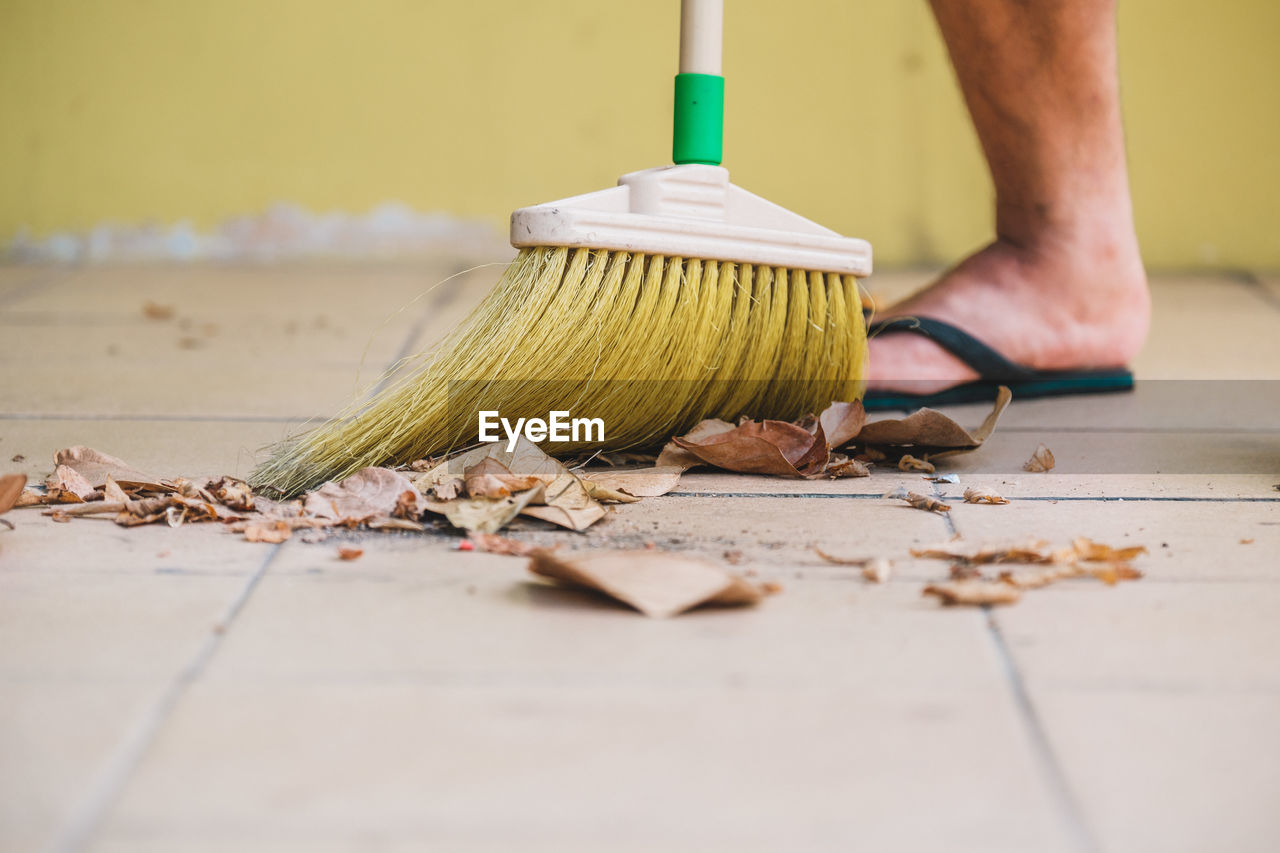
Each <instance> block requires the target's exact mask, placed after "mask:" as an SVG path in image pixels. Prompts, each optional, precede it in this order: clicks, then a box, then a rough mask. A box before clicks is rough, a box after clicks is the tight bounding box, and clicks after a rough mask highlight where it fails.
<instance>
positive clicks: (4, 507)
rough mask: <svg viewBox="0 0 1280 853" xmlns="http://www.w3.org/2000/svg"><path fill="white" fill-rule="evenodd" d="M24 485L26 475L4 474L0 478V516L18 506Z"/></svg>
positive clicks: (25, 483)
mask: <svg viewBox="0 0 1280 853" xmlns="http://www.w3.org/2000/svg"><path fill="white" fill-rule="evenodd" d="M26 485H27V475H26V474H5V475H4V476H0V515H4V514H5V513H6V512H8V511H9V510H11V509H13V508H14V507H15V506H16V505H17V504H18V500H19V498H21V497H22V494H23V491H24V490H25V489H26Z"/></svg>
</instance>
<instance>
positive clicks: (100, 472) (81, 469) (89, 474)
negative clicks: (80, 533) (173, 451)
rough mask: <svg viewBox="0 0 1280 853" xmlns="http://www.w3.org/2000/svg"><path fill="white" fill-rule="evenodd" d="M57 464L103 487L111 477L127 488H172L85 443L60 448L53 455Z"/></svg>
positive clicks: (96, 486) (98, 486) (159, 489)
mask: <svg viewBox="0 0 1280 853" xmlns="http://www.w3.org/2000/svg"><path fill="white" fill-rule="evenodd" d="M53 464H54V465H65V466H67V467H68V468H71V469H72V470H74V471H75V472H76V473H77V474H79V475H80V476H82V477H84V478H85V479H86V480H88V481H89V484H90V485H92V486H93V487H94V488H96V489H98V488H102V486H104V485H105V484H106V482H107V477H108V476H110V477H111V479H113V480H115V481H116V482H117V483H118V484H120V486H121V487H122V488H125V489H146V490H148V491H156V492H163V491H169V490H170V487H169V486H167V485H165V484H164V483H163V482H161V481H160V479H159V478H158V477H155V476H152V475H151V474H148V473H145V472H143V471H139V470H138V469H137V468H134V467H133V466H132V465H130V464H129V463H127V462H125V461H124V460H122V459H117V458H116V457H114V456H112V455H110V454H108V453H103V452H101V451H99V450H94V449H93V448H92V447H85V446H84V445H81V444H78V445H76V446H74V447H67V448H64V449H62V450H59V451H58V452H57V453H55V454H54V455H53Z"/></svg>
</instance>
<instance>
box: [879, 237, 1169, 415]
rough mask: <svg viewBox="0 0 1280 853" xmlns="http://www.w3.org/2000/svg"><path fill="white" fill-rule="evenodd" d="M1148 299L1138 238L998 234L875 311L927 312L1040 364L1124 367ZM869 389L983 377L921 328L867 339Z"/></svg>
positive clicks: (1145, 318)
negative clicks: (1018, 241) (1027, 242)
mask: <svg viewBox="0 0 1280 853" xmlns="http://www.w3.org/2000/svg"><path fill="white" fill-rule="evenodd" d="M1150 314H1151V299H1150V295H1149V293H1148V292H1147V279H1146V274H1145V272H1144V271H1143V268H1142V261H1141V259H1140V257H1139V255H1138V247H1137V241H1136V239H1134V238H1132V237H1127V238H1126V239H1123V240H1117V239H1114V238H1112V237H1110V236H1109V235H1104V236H1103V237H1102V238H1101V239H1095V240H1076V239H1067V240H1056V241H1054V240H1041V241H1039V244H1038V245H1037V246H1036V247H1035V248H1025V247H1019V246H1016V245H1014V244H1012V243H1009V242H1005V241H1001V240H997V241H996V242H994V243H992V244H990V245H989V246H987V247H986V248H984V249H982V250H980V251H978V252H976V253H974V254H973V255H970V256H969V257H968V258H966V259H965V260H963V261H961V262H960V263H959V264H958V265H957V266H955V267H954V268H952V269H951V270H948V271H947V272H946V273H944V274H943V276H942V277H941V278H940V279H939V280H938V281H937V282H935V283H934V284H932V285H930V286H929V287H927V288H925V289H924V290H922V291H920V292H919V293H916V294H915V295H913V296H911V297H910V298H908V299H906V300H904V301H902V302H900V303H898V304H897V305H893V306H890V307H889V308H887V309H881V310H878V311H877V312H876V319H883V318H888V317H904V316H905V317H909V316H924V317H933V318H936V319H939V320H945V321H946V322H948V323H951V324H953V325H955V326H958V327H960V328H961V329H964V330H965V331H966V332H969V333H970V334H972V335H973V336H974V337H976V338H978V339H979V340H980V341H982V342H984V343H986V344H987V345H988V346H991V347H992V348H994V349H995V350H997V351H998V352H1000V353H1001V354H1003V355H1004V356H1005V357H1006V358H1008V359H1010V360H1011V361H1014V362H1017V363H1019V364H1023V365H1026V366H1028V367H1033V368H1036V369H1038V370H1071V369H1089V368H1104V367H1120V366H1123V365H1125V364H1127V363H1128V362H1129V361H1130V359H1132V358H1133V357H1134V355H1136V354H1137V352H1138V350H1139V349H1140V348H1141V346H1142V343H1143V341H1144V340H1145V338H1146V335H1147V326H1148V323H1149V321H1150ZM869 347H870V364H869V387H871V388H875V389H881V390H897V391H909V392H911V393H915V394H931V393H935V392H937V391H941V390H944V389H946V388H949V387H951V386H953V385H958V384H960V383H962V382H968V381H972V380H974V379H977V378H979V377H978V375H977V374H976V373H975V372H974V371H973V370H972V369H971V368H969V367H968V366H967V365H965V364H964V363H963V362H962V361H960V360H959V359H958V358H956V357H955V356H953V355H951V354H950V353H948V352H947V351H945V350H943V349H942V348H941V347H939V346H938V345H937V344H935V343H934V342H933V341H930V340H929V339H928V338H925V337H923V336H921V335H917V334H911V333H904V332H893V333H886V334H884V335H878V336H876V337H875V338H872V340H871V341H870V343H869Z"/></svg>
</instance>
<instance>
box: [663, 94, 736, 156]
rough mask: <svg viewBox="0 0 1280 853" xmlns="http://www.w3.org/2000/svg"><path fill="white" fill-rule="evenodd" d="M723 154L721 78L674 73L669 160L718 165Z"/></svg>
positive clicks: (722, 95)
mask: <svg viewBox="0 0 1280 853" xmlns="http://www.w3.org/2000/svg"><path fill="white" fill-rule="evenodd" d="M723 155H724V78H723V77H721V76H719V75H718V74H677V75H676V114H675V122H674V132H673V134H672V140H671V159H672V161H673V162H675V163H677V164H680V163H706V164H708V165H711V166H719V165H720V160H721V159H722V158H723Z"/></svg>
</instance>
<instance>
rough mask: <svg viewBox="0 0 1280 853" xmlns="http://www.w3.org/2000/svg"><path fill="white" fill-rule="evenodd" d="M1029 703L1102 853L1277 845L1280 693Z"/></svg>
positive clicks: (1098, 695)
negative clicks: (1041, 721) (1044, 728)
mask: <svg viewBox="0 0 1280 853" xmlns="http://www.w3.org/2000/svg"><path fill="white" fill-rule="evenodd" d="M1033 696H1034V699H1035V702H1036V704H1037V707H1038V708H1039V709H1040V713H1041V715H1042V717H1043V718H1044V721H1045V724H1046V725H1047V727H1048V729H1049V731H1050V732H1051V738H1052V741H1053V745H1054V748H1055V751H1056V752H1057V754H1058V755H1059V756H1061V760H1062V762H1063V764H1064V766H1065V771H1066V774H1067V777H1068V779H1069V780H1070V781H1071V783H1072V786H1073V788H1074V790H1075V791H1077V792H1078V793H1077V796H1078V797H1079V799H1080V802H1081V806H1082V810H1083V811H1084V813H1085V815H1086V816H1087V818H1088V820H1089V821H1090V822H1091V824H1092V825H1093V826H1095V827H1096V831H1097V834H1098V835H1099V836H1100V838H1101V840H1102V849H1103V850H1106V851H1117V853H1118V851H1124V853H1182V852H1183V851H1186V853H1193V851H1202V850H1232V851H1241V853H1266V851H1271V850H1274V849H1275V848H1276V844H1277V842H1278V841H1280V816H1278V815H1277V813H1276V808H1275V804H1276V802H1277V801H1278V800H1280V769H1277V768H1278V765H1277V763H1276V760H1275V757H1276V756H1277V755H1280V728H1278V727H1277V726H1275V725H1274V721H1275V720H1276V718H1277V715H1280V695H1276V694H1274V693H1272V694H1257V693H1249V692H1244V693H1234V692H1221V693H1209V694H1206V693H1167V692H1148V691H1144V690H1125V689H1118V690H1106V691H1087V692H1076V691H1048V690H1036V691H1034V692H1033Z"/></svg>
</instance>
